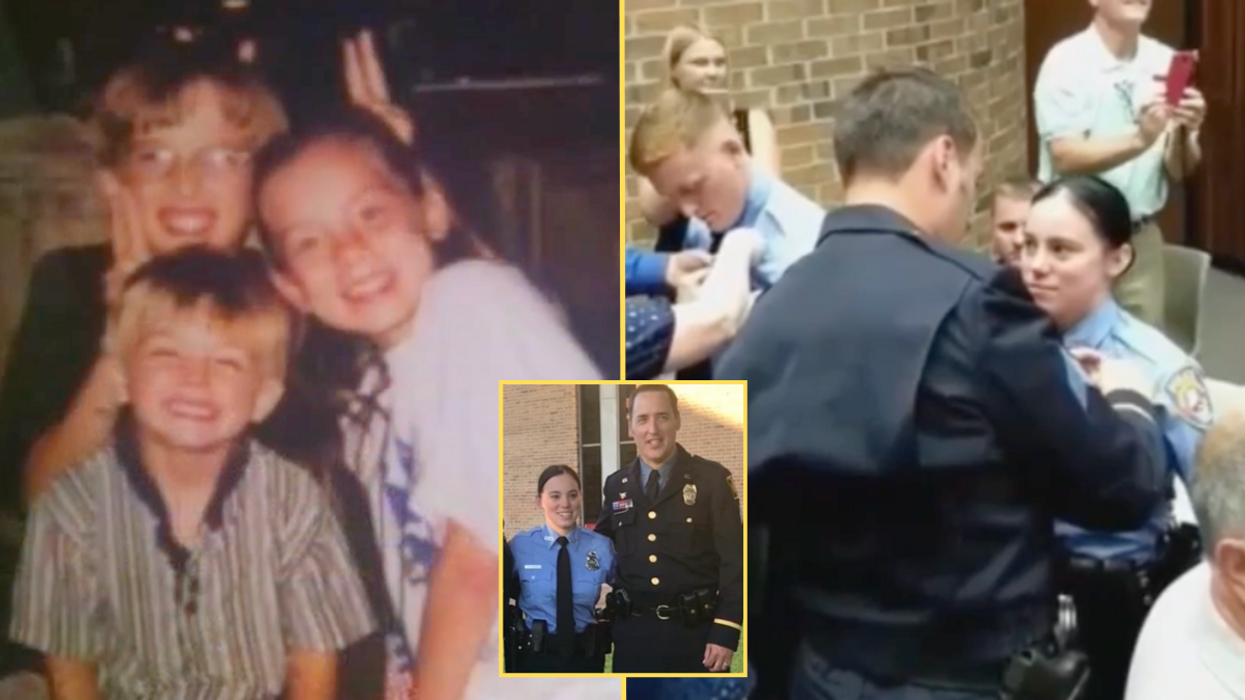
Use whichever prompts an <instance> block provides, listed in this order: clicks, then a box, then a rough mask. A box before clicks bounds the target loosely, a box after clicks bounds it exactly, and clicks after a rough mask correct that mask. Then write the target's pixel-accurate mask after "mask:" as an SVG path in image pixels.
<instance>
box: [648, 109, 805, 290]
mask: <svg viewBox="0 0 1245 700" xmlns="http://www.w3.org/2000/svg"><path fill="white" fill-rule="evenodd" d="M630 158H631V167H632V168H633V169H635V171H636V172H637V173H639V174H640V175H643V176H644V177H646V178H648V179H649V182H651V183H652V184H653V188H654V189H655V190H657V193H658V194H660V195H661V196H663V197H665V198H666V199H669V200H670V201H672V202H675V203H677V204H678V206H679V209H680V210H682V211H683V212H684V213H685V214H686V215H687V216H688V217H689V218H690V219H691V222H690V223H689V224H688V229H687V237H686V238H685V239H684V245H685V246H686V247H687V248H688V249H693V248H699V249H704V250H710V249H715V250H716V247H717V246H716V244H715V239H716V238H720V235H726V234H729V233H730V232H731V231H732V230H735V229H740V228H754V229H757V230H758V231H759V232H760V233H761V236H762V238H763V239H764V241H765V253H764V255H762V258H761V262H760V263H759V264H758V265H757V267H756V279H755V280H754V281H755V282H756V284H757V286H758V287H760V288H765V287H768V286H770V285H772V284H773V283H774V282H776V281H777V280H778V278H779V277H781V276H782V273H783V272H785V271H786V269H787V268H788V267H790V266H791V264H792V263H793V262H795V261H796V260H798V259H800V258H801V257H803V256H804V255H807V254H808V252H809V251H811V250H812V249H813V245H814V244H815V243H816V242H817V230H818V227H820V226H821V220H822V218H823V217H825V215H826V212H825V210H824V209H822V208H821V207H820V206H818V205H817V204H815V203H814V202H813V201H812V200H810V199H809V198H807V197H805V196H804V195H802V194H800V193H799V192H797V191H796V190H795V189H794V188H792V187H791V186H790V185H787V184H786V183H784V182H783V181H781V180H779V179H778V178H776V177H773V176H771V175H768V174H766V173H765V171H764V169H762V168H759V167H756V166H754V165H753V163H752V159H751V157H749V155H748V149H747V148H745V147H744V143H743V137H741V136H740V135H739V132H738V131H737V130H736V129H735V126H734V125H733V124H732V123H731V119H730V116H729V115H728V114H727V113H726V112H724V111H722V108H721V107H720V106H718V104H717V103H716V102H714V101H713V100H712V99H710V98H708V97H705V96H704V95H703V94H701V93H698V92H684V91H681V90H668V91H666V92H664V93H662V95H661V96H660V97H658V98H657V101H656V102H654V103H653V104H651V105H649V106H648V107H647V108H646V109H645V110H644V112H643V113H642V114H641V115H640V119H639V121H638V122H636V126H635V131H634V132H633V133H632V135H631V150H630Z"/></svg>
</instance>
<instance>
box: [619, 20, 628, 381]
mask: <svg viewBox="0 0 1245 700" xmlns="http://www.w3.org/2000/svg"><path fill="white" fill-rule="evenodd" d="M625 6H626V2H625V0H619V3H618V377H619V379H626V378H627V286H626V277H627V268H626V265H627V97H626V95H627V87H626V83H625V80H624V78H625V76H626V65H627V51H626V48H627V47H626V44H627V41H626V36H625V30H624V28H623V24H624V22H625V19H624V17H623V15H624V12H623V10H624V7H625Z"/></svg>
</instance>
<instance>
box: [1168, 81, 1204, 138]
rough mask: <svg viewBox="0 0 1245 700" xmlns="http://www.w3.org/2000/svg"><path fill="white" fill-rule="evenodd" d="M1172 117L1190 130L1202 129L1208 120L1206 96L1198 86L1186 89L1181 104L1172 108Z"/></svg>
mask: <svg viewBox="0 0 1245 700" xmlns="http://www.w3.org/2000/svg"><path fill="white" fill-rule="evenodd" d="M1172 119H1173V120H1174V121H1175V122H1176V123H1177V124H1179V125H1181V126H1183V127H1185V128H1186V129H1188V130H1189V131H1197V130H1199V129H1201V128H1202V122H1203V121H1205V120H1206V98H1205V97H1203V96H1202V93H1201V92H1199V91H1198V90H1197V89H1196V88H1189V89H1188V90H1185V91H1184V97H1183V98H1182V99H1181V100H1180V104H1178V105H1176V107H1175V108H1174V109H1172Z"/></svg>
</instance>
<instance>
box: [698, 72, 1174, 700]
mask: <svg viewBox="0 0 1245 700" xmlns="http://www.w3.org/2000/svg"><path fill="white" fill-rule="evenodd" d="M835 148H836V155H837V157H838V159H839V167H840V171H841V172H842V174H843V176H844V179H845V182H846V185H847V188H846V195H847V202H848V204H847V206H844V207H843V208H841V209H840V210H838V211H836V212H833V213H831V214H830V215H829V216H827V218H826V222H825V225H824V228H823V231H822V238H821V240H820V242H819V244H818V247H817V249H816V250H814V252H813V253H812V254H811V255H809V256H807V257H805V258H804V259H802V260H801V261H799V262H797V263H796V264H795V265H794V266H792V267H791V268H790V269H789V270H788V271H787V274H786V275H785V276H784V278H783V279H782V280H780V281H779V283H778V284H777V285H775V286H774V288H773V289H771V290H770V291H769V292H767V293H766V294H765V295H764V296H762V297H761V299H760V300H759V301H758V303H757V306H756V308H755V310H754V311H753V314H752V317H751V318H750V319H749V322H748V324H747V325H746V326H745V327H744V329H743V331H742V333H741V334H740V336H739V337H738V339H737V340H736V342H735V344H734V345H733V346H732V347H731V348H730V349H729V350H728V351H727V353H726V355H725V356H724V358H723V360H722V363H721V365H720V371H719V374H718V376H719V377H721V378H726V379H746V380H748V382H749V385H748V394H749V461H750V464H749V470H750V495H751V499H752V504H751V507H750V511H749V512H750V514H751V515H752V518H753V520H752V522H753V523H754V524H760V525H763V526H767V527H769V528H770V529H771V531H772V532H771V535H772V536H771V547H775V549H773V550H772V551H771V552H770V553H769V556H770V558H771V560H772V561H773V562H781V563H782V566H781V568H782V569H783V571H782V572H781V573H780V572H779V570H778V569H779V567H778V565H777V564H775V565H774V566H773V567H772V568H771V573H772V574H774V575H780V576H781V577H782V578H780V579H774V580H772V582H771V583H772V584H773V585H774V586H775V587H777V589H778V595H779V597H780V599H785V600H789V601H790V602H791V603H792V604H793V605H794V606H795V608H796V609H797V614H800V617H801V619H803V620H805V621H806V628H805V630H804V631H803V642H802V647H801V649H800V650H799V653H800V655H801V659H802V661H801V663H800V664H799V666H798V667H797V672H796V674H795V680H794V683H795V687H794V688H793V694H792V697H794V698H823V697H838V692H839V691H836V690H835V689H834V688H835V687H846V686H843V685H841V684H842V682H843V681H842V680H841V677H842V674H843V673H849V674H854V675H857V676H860V678H854V679H852V680H851V681H850V682H848V685H849V686H850V685H852V684H857V683H864V684H866V686H867V687H868V688H869V689H870V690H869V692H867V693H866V695H865V697H889V695H888V694H887V693H888V692H889V691H884V690H882V686H889V685H892V684H894V683H896V682H897V683H899V686H898V687H896V688H895V692H902V686H903V685H904V684H909V683H910V684H913V685H931V684H932V685H939V686H945V687H952V688H958V689H959V690H960V691H961V692H970V693H971V692H972V688H973V687H976V688H978V689H982V688H985V689H984V690H982V695H983V697H989V696H992V695H993V694H995V693H996V692H997V686H998V685H999V683H1000V680H1001V677H1002V675H1003V666H1004V664H1005V663H1006V661H1007V660H1008V659H1009V658H1010V657H1011V656H1012V655H1013V654H1015V653H1017V652H1020V651H1021V650H1023V649H1025V648H1026V647H1028V646H1029V645H1030V644H1031V643H1033V642H1035V641H1036V640H1038V639H1039V638H1041V637H1043V636H1044V635H1046V634H1047V633H1048V632H1049V631H1050V623H1051V620H1052V619H1053V610H1052V607H1053V603H1054V600H1053V597H1054V595H1053V589H1052V586H1051V571H1050V568H1051V563H1052V561H1053V553H1054V543H1053V540H1054V538H1053V527H1052V519H1053V517H1054V516H1056V515H1058V516H1060V517H1064V518H1067V519H1069V520H1073V521H1076V522H1079V523H1082V524H1084V525H1086V526H1091V527H1097V528H1104V529H1114V528H1120V529H1125V528H1132V527H1136V526H1138V525H1140V524H1141V523H1142V522H1143V521H1144V519H1145V518H1146V516H1147V515H1148V514H1149V512H1150V510H1151V508H1153V507H1154V505H1155V504H1156V503H1157V502H1158V501H1159V500H1160V498H1161V494H1162V474H1163V469H1164V464H1163V461H1162V460H1163V450H1162V445H1161V442H1160V438H1159V435H1158V432H1157V430H1156V429H1155V428H1154V425H1153V423H1154V416H1153V407H1152V406H1151V404H1150V403H1149V401H1148V398H1147V397H1148V394H1149V393H1150V391H1151V389H1150V388H1149V387H1146V386H1145V384H1144V382H1136V383H1133V384H1128V383H1127V381H1126V380H1120V379H1117V377H1119V376H1121V375H1123V374H1127V373H1119V372H1118V370H1119V369H1120V366H1119V365H1118V364H1116V363H1114V362H1109V363H1108V365H1106V367H1107V369H1108V370H1109V371H1107V372H1104V377H1103V379H1102V380H1101V384H1102V388H1103V390H1104V392H1105V395H1106V397H1107V399H1106V400H1104V397H1103V395H1102V394H1099V393H1098V392H1096V391H1093V390H1087V389H1086V387H1085V385H1084V384H1083V380H1082V379H1081V376H1082V375H1080V374H1079V373H1077V372H1076V371H1075V368H1074V367H1073V366H1072V363H1071V361H1070V360H1069V359H1068V358H1067V357H1066V356H1065V355H1063V354H1062V352H1061V350H1060V346H1059V344H1058V338H1057V337H1055V336H1054V335H1053V333H1052V332H1051V331H1050V326H1049V322H1048V320H1047V319H1046V317H1045V315H1044V314H1042V313H1041V312H1040V311H1039V310H1038V309H1036V307H1034V306H1033V304H1032V301H1031V299H1030V298H1029V297H1028V295H1027V293H1026V292H1025V291H1024V288H1023V285H1022V284H1021V283H1020V280H1019V277H1018V276H1017V275H1016V274H1015V273H1014V272H1011V271H1009V272H1002V271H1000V270H999V269H998V268H997V267H996V266H995V265H994V264H993V263H989V262H988V261H986V260H985V259H984V258H981V257H979V256H976V255H973V254H970V253H966V252H962V251H959V250H957V249H955V248H953V247H951V246H950V245H946V244H944V243H939V242H937V240H936V239H938V238H941V239H944V240H955V239H957V238H958V237H959V235H960V233H961V232H962V231H963V230H964V228H965V223H966V222H965V215H966V213H967V212H968V211H969V207H970V206H971V205H972V202H973V198H974V191H973V190H974V187H973V180H974V178H975V177H976V174H977V170H978V169H979V161H978V155H977V153H978V150H979V149H978V146H977V137H976V132H975V127H974V126H973V123H972V120H971V118H970V117H969V116H968V115H967V114H966V112H965V109H964V107H963V105H962V103H961V100H960V96H959V95H958V93H957V91H956V89H955V88H954V86H952V85H951V84H949V83H948V82H947V81H944V80H942V79H940V78H938V77H936V76H934V75H933V74H931V73H929V72H927V71H921V70H911V71H896V72H893V73H881V74H878V75H876V76H874V77H871V78H869V79H866V80H865V81H864V82H863V83H862V84H861V86H860V87H859V88H857V89H856V90H855V91H854V92H853V94H852V95H851V96H850V97H849V98H848V99H847V100H846V101H845V104H844V107H843V110H842V113H841V114H840V116H839V117H838V119H837V121H836V129H835ZM901 211H902V212H903V214H902V215H901V214H900V213H899V212H901ZM905 217H906V218H905ZM917 231H923V232H925V233H924V234H920V235H918V234H917ZM1131 379H1132V375H1128V376H1127V380H1131ZM1078 382H1080V383H1079V384H1078ZM1125 387H1128V388H1125ZM1130 388H1131V390H1130ZM1137 389H1142V391H1137ZM769 670H770V672H771V673H775V672H777V671H775V670H774V669H772V668H771V669H769ZM765 671H766V669H764V668H763V669H762V676H761V678H762V681H763V682H764V681H765V680H766V676H765ZM836 684H838V685H836ZM857 687H858V686H857Z"/></svg>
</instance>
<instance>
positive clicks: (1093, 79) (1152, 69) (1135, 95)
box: [1033, 26, 1175, 219]
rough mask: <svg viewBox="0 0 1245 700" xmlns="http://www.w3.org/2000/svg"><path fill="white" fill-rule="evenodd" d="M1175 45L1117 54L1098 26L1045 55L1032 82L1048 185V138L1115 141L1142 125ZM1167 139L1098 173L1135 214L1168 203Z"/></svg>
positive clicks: (1042, 176)
mask: <svg viewBox="0 0 1245 700" xmlns="http://www.w3.org/2000/svg"><path fill="white" fill-rule="evenodd" d="M1174 53H1175V52H1174V50H1173V49H1172V48H1171V47H1170V46H1167V45H1166V44H1163V43H1162V42H1159V41H1156V40H1154V39H1151V38H1149V37H1146V36H1143V37H1141V38H1140V40H1139V41H1138V43H1137V54H1136V55H1135V56H1134V57H1133V58H1132V59H1131V60H1128V61H1121V60H1120V59H1118V58H1116V57H1115V56H1114V55H1113V54H1112V53H1111V52H1110V51H1109V50H1107V47H1106V44H1104V43H1103V41H1102V37H1101V35H1099V34H1098V30H1096V29H1095V28H1094V27H1093V26H1090V27H1089V28H1088V29H1086V30H1085V31H1083V32H1081V33H1079V34H1076V35H1073V36H1071V37H1068V38H1067V39H1064V40H1063V41H1061V42H1059V43H1058V44H1055V46H1054V47H1053V48H1052V49H1051V50H1050V52H1049V53H1047V54H1046V58H1045V59H1044V60H1043V61H1042V67H1041V69H1040V70H1039V71H1038V77H1037V81H1036V82H1035V83H1034V87H1033V109H1034V118H1035V121H1036V122H1037V132H1038V141H1039V148H1038V152H1039V155H1038V179H1039V180H1041V181H1042V182H1049V181H1050V180H1052V179H1053V178H1054V177H1055V176H1057V175H1058V173H1056V172H1054V168H1053V166H1052V164H1051V157H1050V142H1051V141H1052V140H1054V139H1058V138H1062V137H1066V136H1078V137H1085V138H1091V139H1093V138H1110V137H1115V136H1123V135H1125V134H1127V133H1129V132H1130V131H1132V130H1133V129H1135V128H1136V126H1137V114H1138V113H1139V112H1140V111H1141V108H1142V107H1143V106H1145V105H1146V103H1148V102H1150V101H1151V100H1153V99H1154V98H1155V97H1156V96H1157V95H1158V94H1159V90H1161V86H1162V83H1161V82H1160V81H1156V80H1155V78H1156V76H1163V75H1166V74H1167V71H1168V69H1169V68H1170V67H1171V60H1172V55H1173V54H1174ZM1167 138H1168V137H1166V136H1164V137H1161V138H1159V139H1157V140H1155V142H1154V144H1152V145H1151V146H1150V148H1149V149H1147V150H1146V151H1145V152H1144V153H1142V154H1141V155H1139V156H1137V157H1136V158H1134V159H1132V160H1130V161H1128V162H1127V163H1123V164H1121V165H1119V166H1116V167H1115V168H1112V169H1111V170H1108V171H1106V172H1102V173H1098V175H1099V176H1101V177H1102V178H1103V179H1104V180H1106V181H1107V182H1110V183H1111V184H1113V185H1115V186H1116V187H1118V188H1119V189H1120V191H1121V192H1123V193H1124V196H1125V197H1127V198H1128V206H1129V208H1130V209H1131V210H1132V213H1133V218H1134V219H1140V218H1142V217H1146V216H1153V215H1154V214H1156V213H1158V212H1159V210H1161V209H1162V208H1163V205H1164V204H1166V203H1167V176H1166V174H1165V172H1164V170H1163V150H1164V145H1165V144H1166V142H1167Z"/></svg>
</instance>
